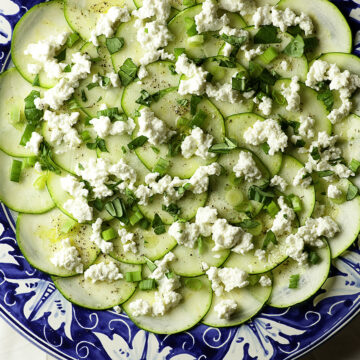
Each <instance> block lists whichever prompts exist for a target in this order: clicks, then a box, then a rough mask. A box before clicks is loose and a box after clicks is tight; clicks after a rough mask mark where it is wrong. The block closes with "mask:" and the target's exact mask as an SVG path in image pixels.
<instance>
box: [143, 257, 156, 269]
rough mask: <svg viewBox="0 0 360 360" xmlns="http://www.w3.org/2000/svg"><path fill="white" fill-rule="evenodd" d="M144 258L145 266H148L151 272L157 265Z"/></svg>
mask: <svg viewBox="0 0 360 360" xmlns="http://www.w3.org/2000/svg"><path fill="white" fill-rule="evenodd" d="M144 258H145V261H146V266H147V267H148V268H149V270H150V271H151V272H153V271H154V270H155V269H156V268H157V266H156V265H155V264H154V262H153V261H151V260H150V259H148V258H147V257H146V256H144Z"/></svg>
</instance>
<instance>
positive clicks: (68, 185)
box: [60, 175, 89, 197]
mask: <svg viewBox="0 0 360 360" xmlns="http://www.w3.org/2000/svg"><path fill="white" fill-rule="evenodd" d="M60 184H61V187H62V188H63V190H65V191H66V192H68V193H69V194H70V195H71V196H73V197H87V196H88V194H89V191H88V190H87V189H86V188H85V184H84V183H83V182H82V181H78V180H77V179H76V178H75V177H74V176H72V175H67V176H65V177H62V178H61V179H60Z"/></svg>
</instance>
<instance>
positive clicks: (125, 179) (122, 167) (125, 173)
mask: <svg viewBox="0 0 360 360" xmlns="http://www.w3.org/2000/svg"><path fill="white" fill-rule="evenodd" d="M109 174H110V175H113V176H115V177H116V178H117V179H119V180H121V183H120V184H119V185H118V186H117V189H119V190H120V191H122V190H125V189H126V188H129V189H130V190H134V189H135V186H134V185H135V182H136V178H137V175H136V171H135V170H134V169H133V168H132V167H131V166H129V165H128V164H126V163H125V161H124V159H120V160H119V161H118V162H117V163H116V164H113V165H110V167H109Z"/></svg>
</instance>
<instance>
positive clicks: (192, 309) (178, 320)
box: [123, 275, 212, 334]
mask: <svg viewBox="0 0 360 360" xmlns="http://www.w3.org/2000/svg"><path fill="white" fill-rule="evenodd" d="M189 280H190V281H191V280H193V281H196V282H197V285H198V286H197V287H196V289H194V287H193V286H189V285H190V284H192V282H188V281H189ZM181 282H182V286H181V288H180V291H179V292H180V294H181V295H182V297H183V299H182V301H181V302H180V304H179V305H178V306H176V307H175V308H174V309H172V310H170V311H169V312H167V313H166V314H165V315H164V316H159V317H153V316H150V315H147V316H137V317H135V316H134V315H133V313H132V312H131V309H130V304H131V303H132V302H133V301H135V300H137V299H143V300H146V301H148V302H149V303H150V305H152V303H153V302H154V297H155V292H156V291H155V290H152V291H146V292H145V291H141V290H137V291H136V292H135V294H134V295H133V296H132V297H131V298H130V299H129V300H128V301H127V302H126V303H125V304H123V309H124V310H125V311H126V313H127V314H128V315H129V317H130V319H131V320H132V321H133V322H134V323H135V324H136V325H137V326H138V327H140V328H142V329H144V330H147V331H151V332H153V333H157V334H175V333H179V332H181V331H185V330H188V329H190V328H192V327H193V326H194V325H196V324H197V323H198V322H199V321H200V320H201V319H202V318H203V317H204V315H205V314H206V313H207V312H208V310H209V308H210V305H211V299H212V290H211V285H210V281H209V280H208V278H207V277H206V276H204V275H203V276H200V277H196V278H189V279H182V280H181ZM187 284H188V285H187ZM199 287H200V288H199Z"/></svg>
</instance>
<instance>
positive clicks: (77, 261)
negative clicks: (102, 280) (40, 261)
mask: <svg viewBox="0 0 360 360" xmlns="http://www.w3.org/2000/svg"><path fill="white" fill-rule="evenodd" d="M50 261H51V262H52V263H53V264H54V265H55V266H56V267H62V268H64V269H66V270H68V271H74V270H75V272H76V273H78V274H80V273H82V272H83V268H84V266H83V264H82V263H81V258H80V255H79V252H78V250H77V249H76V247H75V246H72V245H71V243H70V239H64V240H62V241H61V249H59V250H57V251H56V252H55V253H54V256H53V257H51V258H50Z"/></svg>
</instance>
